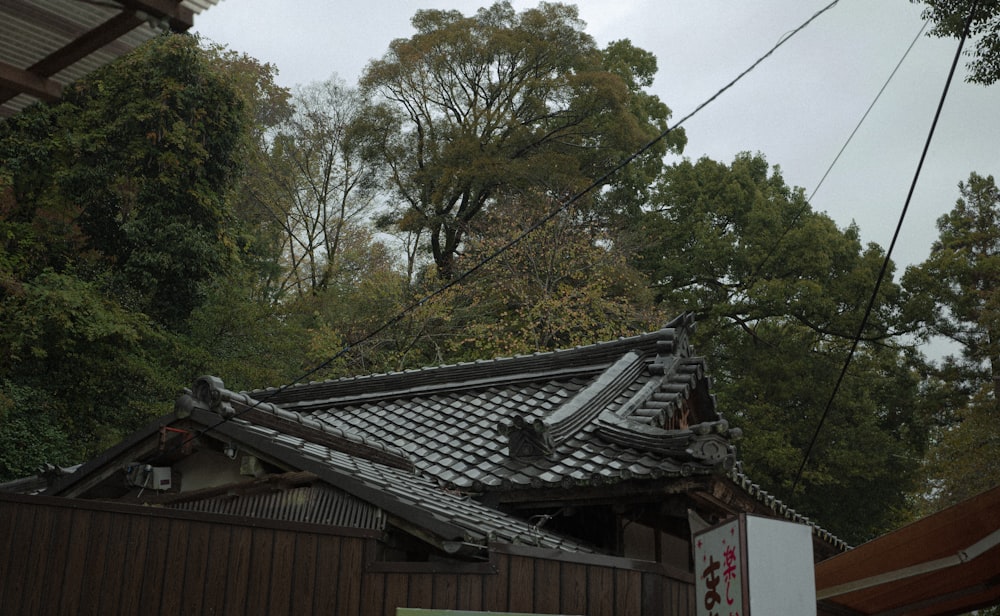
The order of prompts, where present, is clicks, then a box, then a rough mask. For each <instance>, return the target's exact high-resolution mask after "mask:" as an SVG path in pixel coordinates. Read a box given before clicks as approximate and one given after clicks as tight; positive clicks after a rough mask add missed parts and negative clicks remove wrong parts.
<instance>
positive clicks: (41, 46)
mask: <svg viewBox="0 0 1000 616" xmlns="http://www.w3.org/2000/svg"><path fill="white" fill-rule="evenodd" d="M217 3H218V0H181V1H178V0H2V2H0V23H2V24H3V30H2V34H0V117H9V116H12V115H14V114H16V113H17V112H18V111H20V110H21V109H23V108H24V107H26V106H28V105H30V104H31V103H34V102H36V101H47V102H48V101H54V100H57V99H58V98H59V97H60V95H61V94H62V89H63V87H64V86H66V85H68V84H70V83H72V82H74V81H76V80H77V79H79V78H81V77H83V76H84V75H86V74H87V73H89V72H91V71H93V70H95V69H97V68H99V67H101V66H103V65H105V64H107V63H109V62H111V61H112V60H114V59H115V58H117V57H119V56H122V55H124V54H126V53H128V52H129V51H131V50H132V49H134V48H136V47H138V46H139V45H141V44H142V43H144V42H146V41H147V40H149V39H151V38H153V37H154V36H156V35H157V34H158V33H160V32H161V31H163V30H165V29H168V28H169V29H171V30H173V31H175V32H184V31H187V30H188V29H190V28H191V26H193V25H194V16H195V14H197V13H200V12H202V11H203V10H205V9H207V8H208V7H210V6H214V5H215V4H217Z"/></svg>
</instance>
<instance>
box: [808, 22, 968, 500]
mask: <svg viewBox="0 0 1000 616" xmlns="http://www.w3.org/2000/svg"><path fill="white" fill-rule="evenodd" d="M976 4H977V3H973V5H972V8H971V9H970V11H969V17H968V18H967V19H966V21H965V28H964V29H963V30H962V36H961V38H960V39H959V41H958V49H956V50H955V58H954V59H953V60H952V63H951V70H949V71H948V78H947V80H946V81H945V84H944V91H943V92H941V99H940V100H939V101H938V106H937V110H936V111H935V112H934V120H933V121H932V122H931V127H930V130H929V131H928V133H927V140H926V141H925V142H924V149H923V151H922V152H921V154H920V161H919V162H918V163H917V169H916V171H915V172H914V174H913V180H912V181H911V182H910V190H909V192H907V194H906V201H905V202H904V203H903V210H902V211H901V212H900V214H899V221H898V222H897V223H896V230H895V232H894V233H893V235H892V242H891V243H890V244H889V249H888V250H887V251H886V253H885V259H884V260H883V261H882V269H881V270H880V271H879V275H878V278H877V279H876V280H875V288H874V289H873V290H872V294H871V297H870V298H869V300H868V307H867V308H866V309H865V314H864V317H862V319H861V324H860V325H859V326H858V332H857V334H855V336H854V340H853V342H852V343H851V349H850V351H848V353H847V358H846V360H845V361H844V365H843V367H842V368H841V370H840V375H839V376H838V377H837V381H836V383H835V384H834V386H833V391H832V392H831V393H830V397H829V398H828V399H827V403H826V407H825V408H824V409H823V413H822V415H820V418H819V424H817V426H816V431H815V432H813V435H812V439H810V441H809V447H807V448H806V451H805V453H804V454H803V455H802V463H801V464H799V470H798V471H796V473H795V481H793V482H792V494H794V493H795V488H796V487H798V485H799V481H800V480H801V479H802V471H803V470H804V469H805V467H806V463H807V462H808V461H809V456H810V455H811V454H812V451H813V448H814V447H815V446H816V441H817V440H818V439H819V433H820V431H821V430H822V429H823V424H824V423H825V422H826V418H827V417H828V416H829V415H830V409H832V408H833V401H834V400H835V399H836V397H837V393H838V392H839V391H840V385H841V383H843V382H844V377H845V375H846V374H847V369H848V367H849V366H850V365H851V361H852V360H853V359H854V354H855V352H856V351H857V349H858V344H859V343H860V342H861V337H862V335H863V333H864V330H865V328H866V327H867V326H868V319H869V318H870V317H871V314H872V311H873V310H874V307H875V300H876V299H877V298H878V292H879V289H880V288H881V287H882V281H883V280H885V277H886V274H887V273H888V271H889V263H890V261H891V257H892V251H893V248H895V247H896V241H897V240H898V239H899V235H900V231H901V230H902V227H903V220H904V219H905V218H906V212H907V210H909V208H910V202H911V201H912V200H913V193H914V191H915V190H916V187H917V180H918V179H920V172H921V170H922V169H923V166H924V161H925V160H926V159H927V151H928V150H929V149H930V146H931V140H932V139H933V138H934V130H935V129H936V128H937V123H938V119H939V118H940V117H941V110H942V109H943V108H944V102H945V100H946V99H947V97H948V89H949V88H950V87H951V82H952V80H953V78H954V77H955V69H956V67H957V66H958V60H959V58H960V57H961V56H962V47H964V46H965V39H966V38H967V37H968V35H969V26H970V25H971V24H972V18H973V16H974V15H975V12H976Z"/></svg>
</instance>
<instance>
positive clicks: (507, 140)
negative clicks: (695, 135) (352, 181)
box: [358, 2, 683, 279]
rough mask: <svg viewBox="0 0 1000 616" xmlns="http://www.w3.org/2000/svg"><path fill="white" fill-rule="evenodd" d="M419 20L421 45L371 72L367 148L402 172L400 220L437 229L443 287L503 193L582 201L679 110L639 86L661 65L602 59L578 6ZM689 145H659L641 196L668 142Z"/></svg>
mask: <svg viewBox="0 0 1000 616" xmlns="http://www.w3.org/2000/svg"><path fill="white" fill-rule="evenodd" d="M413 25H414V27H415V28H416V30H417V33H416V34H415V35H414V36H413V37H411V38H409V39H400V40H396V41H393V43H392V44H391V46H390V50H389V52H388V53H387V54H386V55H385V57H384V58H382V59H381V60H377V61H374V62H372V63H371V64H369V66H368V68H367V70H366V71H365V75H364V77H363V78H362V82H361V84H362V87H363V88H364V89H366V91H368V92H371V93H373V94H377V95H378V96H380V97H381V103H380V104H379V105H377V106H375V107H373V108H371V109H369V111H368V113H367V115H366V117H365V119H364V121H362V122H359V130H358V134H367V135H369V137H370V138H369V143H370V144H371V145H370V147H369V148H368V154H369V155H370V156H373V157H376V158H377V159H378V160H380V161H382V162H383V163H384V164H386V165H387V166H388V167H389V168H390V169H391V170H392V175H391V177H392V179H393V182H392V188H393V189H394V190H395V192H396V193H397V195H398V199H399V203H400V207H399V208H398V209H397V210H396V211H395V212H394V215H393V216H392V218H391V220H392V222H394V223H395V224H396V225H397V226H398V227H399V228H400V229H402V230H404V231H405V230H410V231H417V230H426V231H427V232H428V235H429V238H428V239H429V244H430V249H431V254H432V256H433V258H434V262H435V265H436V266H437V269H438V272H439V274H440V275H441V276H442V277H443V278H444V279H450V278H452V277H453V275H454V274H455V273H456V272H455V270H454V258H455V256H456V254H457V253H458V251H459V248H460V246H461V244H462V241H463V239H464V237H465V234H466V231H467V229H468V225H469V223H470V221H472V220H474V219H475V218H477V217H478V216H479V215H480V214H481V213H482V212H483V211H484V209H485V208H487V207H488V206H489V204H490V203H491V202H492V201H493V200H494V199H496V198H497V197H498V196H499V195H500V194H501V193H502V192H514V191H528V190H532V191H538V192H544V193H547V194H549V195H552V196H554V197H556V198H563V197H566V196H568V195H571V194H574V193H575V192H577V191H579V190H580V189H582V188H583V187H585V186H587V185H588V184H590V183H591V182H592V181H593V180H594V179H597V178H600V177H602V176H603V175H604V174H605V173H606V172H607V171H608V170H609V169H611V168H612V167H613V166H614V165H616V164H617V163H618V162H620V161H621V160H622V159H624V158H625V156H626V155H628V154H631V153H632V152H634V151H635V150H637V149H638V147H639V146H640V145H643V144H645V143H646V142H647V141H649V140H650V139H651V136H652V135H655V134H656V133H658V129H660V128H661V127H662V126H663V125H664V124H665V122H666V118H667V116H668V115H669V110H668V109H667V108H666V107H665V106H663V105H662V104H661V103H659V101H658V100H656V98H655V97H653V96H652V95H648V94H644V93H642V91H641V86H642V85H644V84H647V83H648V80H649V77H650V73H651V71H652V70H655V62H654V61H653V60H652V57H651V56H650V55H649V54H647V53H645V52H642V51H641V50H638V49H635V48H633V47H632V46H631V45H630V44H628V43H627V42H623V43H619V44H616V45H614V46H613V47H612V48H611V49H610V50H609V51H607V52H606V53H602V52H601V51H600V50H599V49H598V48H597V47H596V46H595V44H594V41H593V39H592V38H591V37H590V36H589V35H587V34H586V33H585V32H584V31H583V23H582V22H581V21H580V19H579V16H578V14H577V10H576V8H575V7H572V6H569V5H564V4H558V3H543V4H540V5H539V6H538V8H535V9H528V10H525V11H523V12H521V13H516V12H515V11H514V10H513V8H512V7H511V5H510V3H509V2H498V3H495V4H493V5H492V6H490V7H489V8H484V9H480V10H479V11H478V12H477V13H476V15H475V16H472V17H466V16H463V15H462V14H461V13H459V12H457V11H440V10H422V11H418V12H417V14H416V15H415V16H414V18H413ZM605 62H607V66H606V65H605ZM376 136H378V137H380V139H381V140H380V139H379V138H376ZM682 145H683V134H682V133H681V132H678V133H677V134H674V135H671V138H670V139H667V140H664V141H663V142H661V143H660V144H659V145H658V147H656V148H653V149H652V150H650V151H649V152H648V153H647V155H646V158H645V159H644V160H643V161H642V164H641V165H637V166H636V168H635V169H636V170H637V171H635V172H634V173H633V174H630V175H628V176H627V178H626V179H627V180H629V181H630V182H631V184H632V185H633V189H635V185H637V184H638V185H642V183H641V182H636V179H637V178H639V177H641V176H643V175H645V176H646V179H647V180H648V179H650V178H651V177H652V176H651V175H650V173H652V174H655V171H656V170H658V169H659V165H660V159H661V158H662V156H663V154H664V153H665V151H666V150H667V148H670V149H674V150H675V151H676V150H679V149H680V147H681V146H682ZM640 170H641V171H640Z"/></svg>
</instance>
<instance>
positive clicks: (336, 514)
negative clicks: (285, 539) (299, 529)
mask: <svg viewBox="0 0 1000 616" xmlns="http://www.w3.org/2000/svg"><path fill="white" fill-rule="evenodd" d="M168 506H169V507H172V508H174V509H183V510H185V511H200V512H203V513H221V514H225V515H236V516H242V517H248V518H264V519H268V520H282V521H285V522H307V523H310V524H327V525H330V526H345V527H348V528H365V529H369V530H384V529H385V515H384V514H383V513H382V511H381V510H380V509H379V508H378V507H375V506H374V505H371V504H369V503H366V502H365V501H363V500H360V499H358V498H355V497H353V496H351V495H350V494H348V493H346V492H344V491H343V490H337V489H334V488H331V487H329V486H326V485H322V484H315V485H307V486H298V487H294V488H290V489H283V490H282V489H276V490H271V491H267V492H262V493H257V494H236V493H234V494H225V495H221V496H215V497H213V498H206V499H203V500H197V501H191V502H185V503H175V504H171V505H168Z"/></svg>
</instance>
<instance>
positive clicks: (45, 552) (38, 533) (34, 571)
mask: <svg viewBox="0 0 1000 616" xmlns="http://www.w3.org/2000/svg"><path fill="white" fill-rule="evenodd" d="M33 513H34V518H35V519H34V530H33V531H32V533H31V536H29V537H28V541H29V544H28V551H27V553H25V554H22V555H21V558H20V562H19V563H18V564H17V566H19V567H21V568H23V569H24V575H25V580H24V591H23V596H22V598H21V606H20V608H19V613H21V614H39V613H41V611H42V599H43V596H46V595H47V594H48V591H49V589H50V588H51V586H49V583H50V582H49V580H46V579H45V572H46V570H47V569H48V567H49V565H50V563H51V561H52V558H53V554H52V544H53V541H54V540H55V541H56V542H58V537H54V535H55V534H56V525H55V524H56V512H55V508H53V507H47V506H41V507H35V508H34V512H33ZM46 598H47V597H46Z"/></svg>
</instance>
